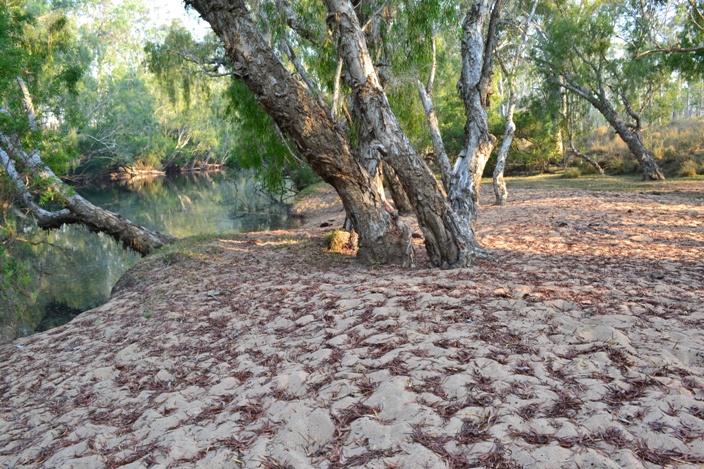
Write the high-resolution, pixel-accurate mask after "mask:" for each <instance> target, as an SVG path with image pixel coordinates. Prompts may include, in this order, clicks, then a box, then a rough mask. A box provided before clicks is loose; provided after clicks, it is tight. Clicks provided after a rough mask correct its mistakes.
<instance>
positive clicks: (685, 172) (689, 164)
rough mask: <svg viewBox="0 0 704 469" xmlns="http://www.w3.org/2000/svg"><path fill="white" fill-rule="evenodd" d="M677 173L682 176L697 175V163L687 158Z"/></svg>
mask: <svg viewBox="0 0 704 469" xmlns="http://www.w3.org/2000/svg"><path fill="white" fill-rule="evenodd" d="M677 175H678V176H679V177H681V178H693V177H695V176H696V175H697V163H695V162H694V161H693V160H687V161H685V162H683V163H682V164H681V165H680V170H679V171H678V172H677Z"/></svg>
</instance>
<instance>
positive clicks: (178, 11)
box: [144, 0, 210, 38]
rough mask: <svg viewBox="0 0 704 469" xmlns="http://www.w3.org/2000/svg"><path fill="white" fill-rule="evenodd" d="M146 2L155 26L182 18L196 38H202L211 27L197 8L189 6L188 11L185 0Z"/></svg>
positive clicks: (149, 0) (152, 0)
mask: <svg viewBox="0 0 704 469" xmlns="http://www.w3.org/2000/svg"><path fill="white" fill-rule="evenodd" d="M144 4H145V5H146V6H147V8H149V14H150V16H151V18H152V21H153V22H154V25H155V26H161V25H168V24H170V23H171V21H172V20H173V19H181V21H182V22H183V24H184V26H186V28H188V29H189V30H190V31H191V33H193V35H194V36H195V37H196V38H202V37H203V36H204V35H205V33H206V32H207V31H208V30H209V29H210V28H209V26H208V23H206V22H205V21H203V20H201V19H200V16H199V15H198V13H197V12H196V11H195V10H193V9H192V8H189V11H188V12H186V7H185V6H184V2H183V0H145V1H144Z"/></svg>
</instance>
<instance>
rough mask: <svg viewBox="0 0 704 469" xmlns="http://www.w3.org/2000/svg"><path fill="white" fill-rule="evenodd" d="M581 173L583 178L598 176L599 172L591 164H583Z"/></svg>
mask: <svg viewBox="0 0 704 469" xmlns="http://www.w3.org/2000/svg"><path fill="white" fill-rule="evenodd" d="M579 171H580V173H581V175H582V176H596V175H598V174H599V171H598V170H597V169H596V168H595V167H594V166H592V165H590V164H589V163H582V164H581V165H580V167H579Z"/></svg>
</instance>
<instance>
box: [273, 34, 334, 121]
mask: <svg viewBox="0 0 704 469" xmlns="http://www.w3.org/2000/svg"><path fill="white" fill-rule="evenodd" d="M280 44H281V48H282V49H283V50H284V52H285V53H286V56H287V57H288V59H289V60H290V61H291V63H292V64H293V66H294V67H295V68H296V72H298V74H299V75H300V76H301V78H302V79H303V81H304V82H305V84H306V86H307V87H308V89H309V90H310V92H311V94H312V95H313V96H315V99H316V100H317V101H318V104H319V105H320V107H321V108H323V109H325V108H326V107H327V105H326V104H325V103H324V102H323V99H322V98H321V97H320V93H319V92H318V89H317V88H316V86H315V83H313V80H311V79H310V77H309V76H308V72H307V71H306V69H305V67H304V66H303V64H302V63H301V61H300V60H298V57H296V53H295V52H294V51H293V47H291V44H290V43H289V42H288V41H287V40H286V39H284V38H281V41H280Z"/></svg>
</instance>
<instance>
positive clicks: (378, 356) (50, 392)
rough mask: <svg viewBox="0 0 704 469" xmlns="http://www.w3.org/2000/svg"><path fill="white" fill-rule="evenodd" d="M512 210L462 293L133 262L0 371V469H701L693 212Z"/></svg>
mask: <svg viewBox="0 0 704 469" xmlns="http://www.w3.org/2000/svg"><path fill="white" fill-rule="evenodd" d="M515 192H516V194H515V195H514V201H513V203H512V205H511V206H509V207H506V208H504V209H499V208H495V207H485V208H483V209H482V219H481V227H482V228H481V233H480V234H481V236H482V242H483V243H484V244H485V245H486V246H487V247H489V248H490V250H491V252H492V253H493V255H494V259H495V260H497V261H498V262H497V263H489V262H484V261H483V262H480V263H479V264H478V265H477V266H475V267H474V268H471V269H464V270H449V271H440V270H437V269H418V270H414V271H404V270H402V269H396V268H385V267H384V268H364V267H360V266H357V265H356V264H354V262H352V260H351V259H350V258H349V257H348V256H344V255H340V254H330V253H325V252H322V251H321V250H320V245H321V243H322V242H321V236H322V232H323V230H322V229H308V230H299V231H292V232H277V233H273V234H251V235H244V236H238V237H235V238H234V239H222V240H218V241H213V242H210V243H206V244H204V245H199V246H193V247H190V248H184V249H183V250H182V252H178V253H171V254H161V255H159V256H156V257H155V258H153V259H149V260H147V261H146V262H144V263H142V264H140V265H139V266H138V267H137V268H136V269H135V270H133V271H132V272H131V273H130V274H128V276H126V277H125V278H124V279H123V281H122V282H121V287H120V288H121V289H120V290H119V291H118V292H117V293H116V294H115V295H114V297H113V298H112V300H111V301H110V302H109V303H108V304H106V305H104V306H102V307H100V308H97V309H95V310H92V311H90V312H87V313H85V314H83V315H82V316H81V317H80V318H79V319H77V320H75V321H74V322H73V323H71V324H69V325H67V326H65V327H62V328H59V329H55V330H53V331H50V332H48V333H43V334H38V335H36V336H33V337H30V338H26V339H22V340H19V341H16V342H15V343H14V344H10V345H7V346H3V347H2V348H0V396H1V405H0V466H2V467H6V466H7V467H17V466H22V465H26V466H32V467H89V468H92V467H115V466H120V465H125V466H126V467H149V466H152V465H154V464H157V465H158V466H159V467H163V466H169V465H170V466H171V467H204V468H206V467H207V468H214V467H286V466H292V467H301V468H306V467H330V468H332V467H369V468H375V467H379V468H381V467H407V468H421V467H434V468H444V467H455V468H459V467H535V468H545V467H555V468H562V467H575V468H576V467H581V468H584V467H604V468H610V467H614V468H615V467H635V468H639V467H661V466H663V465H674V466H680V467H701V465H702V464H704V439H703V438H702V437H703V436H704V303H703V300H702V285H704V267H703V265H702V255H703V254H702V253H703V252H704V226H703V223H704V201H703V200H702V199H697V198H684V197H679V196H676V195H643V194H641V195H634V194H631V195H621V196H619V195H606V194H596V195H595V194H590V193H586V192H566V191H527V190H526V191H515ZM328 215H329V217H331V219H335V217H336V216H339V214H338V213H337V212H334V211H331V212H330V213H329V214H328ZM501 223H503V225H502V224H501Z"/></svg>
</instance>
